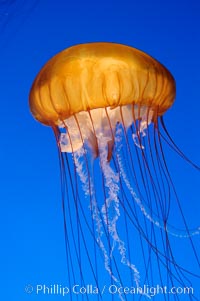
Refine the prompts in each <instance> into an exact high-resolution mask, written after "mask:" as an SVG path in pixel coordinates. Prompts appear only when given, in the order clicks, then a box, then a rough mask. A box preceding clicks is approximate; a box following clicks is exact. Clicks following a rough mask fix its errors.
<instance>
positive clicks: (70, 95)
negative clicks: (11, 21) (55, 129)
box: [30, 43, 175, 126]
mask: <svg viewBox="0 0 200 301" xmlns="http://www.w3.org/2000/svg"><path fill="white" fill-rule="evenodd" d="M174 98H175V81H174V79H173V76H172V75H171V74H170V72H169V71H168V70H167V69H166V68H165V67H164V66H163V65H162V64H160V63H159V62H158V61H156V60H155V59H153V58H152V57H150V56H149V55H147V54H146V53H144V52H142V51H140V50H138V49H135V48H132V47H129V46H125V45H121V44H115V43H90V44H81V45H76V46H73V47H70V48H68V49H66V50H64V51H62V52H60V53H58V54H57V55H55V56H54V57H53V58H52V59H50V60H49V61H48V62H47V64H46V65H45V66H44V67H43V68H42V70H41V71H40V72H39V74H38V76H37V77H36V79H35V81H34V83H33V86H32V89H31V92H30V109H31V112H32V114H33V116H34V117H35V118H36V119H37V120H38V121H40V122H41V123H43V124H46V125H50V126H53V125H58V124H59V123H60V121H63V120H65V119H66V118H68V117H70V116H72V115H74V114H75V113H79V112H83V111H91V110H93V109H97V108H106V107H111V108H112V109H113V108H116V107H118V106H124V105H128V104H130V105H139V106H141V105H142V106H147V107H149V108H152V109H153V108H154V110H155V111H156V114H157V115H162V114H163V113H164V112H165V111H166V110H167V109H168V108H169V107H171V105H172V104H173V102H174Z"/></svg>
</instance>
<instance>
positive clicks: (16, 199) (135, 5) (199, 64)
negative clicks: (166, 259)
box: [0, 0, 200, 301]
mask: <svg viewBox="0 0 200 301" xmlns="http://www.w3.org/2000/svg"><path fill="white" fill-rule="evenodd" d="M0 18H1V22H0V25H1V27H0V47H1V48H0V86H1V88H0V104H1V106H0V116H1V126H0V133H1V134H0V144H1V148H0V150H1V156H0V161H1V163H0V179H1V182H0V186H1V189H0V207H1V210H0V225H1V226H0V233H1V234H0V239H1V247H0V299H1V300H4V301H14V300H17V301H26V300H36V299H37V300H38V301H39V300H45V299H44V296H41V297H40V296H35V295H34V294H33V295H27V294H26V293H25V292H24V287H25V285H26V284H29V283H30V284H33V285H35V284H38V283H62V281H65V279H66V277H65V276H66V269H65V267H66V265H65V249H64V248H65V246H64V238H63V224H62V210H61V202H60V182H59V166H58V157H57V149H56V143H55V141H54V137H53V134H52V131H51V129H50V128H48V127H44V126H42V125H41V124H39V123H37V122H36V121H35V120H34V119H33V118H32V116H31V115H30V112H29V107H28V94H29V90H30V87H31V84H32V81H33V79H34V77H35V76H36V74H37V72H38V71H39V70H40V68H41V67H42V66H43V64H45V62H46V61H47V60H48V59H49V58H50V57H52V56H53V55H54V54H56V53H57V52H59V51H60V50H62V49H64V48H66V47H69V46H71V45H73V44H78V43H85V42H94V41H110V42H118V43H124V44H128V45H131V46H133V47H136V48H139V49H141V50H144V51H145V52H147V53H149V54H151V55H152V56H153V57H155V58H157V59H158V60H159V61H161V62H162V63H163V64H164V65H166V66H167V67H168V69H169V70H170V71H171V72H172V74H173V75H174V77H175V79H176V83H177V97H176V102H175V104H174V106H173V108H172V109H171V110H169V112H167V114H166V116H165V121H166V124H167V126H168V129H169V131H170V133H171V135H172V136H173V138H174V140H175V141H176V142H177V144H178V145H179V146H180V147H181V149H182V150H183V151H184V152H185V153H186V154H187V155H188V156H189V157H190V158H192V160H193V161H194V162H198V163H199V162H200V160H199V151H200V142H199V130H200V126H199V112H200V89H199V87H200V72H199V70H200V58H199V54H200V2H199V1H197V0H196V1H195V0H183V1H174V0H169V1H167V2H162V1H154V0H152V1H148V0H143V1H136V0H123V1H114V0H113V1H106V0H102V1H80V0H78V1H73V3H71V1H64V0H56V1H49V0H40V1H33V0H32V1H31V0H29V1H22V0H18V1H6V3H5V1H0ZM171 163H172V164H171V167H170V169H171V171H172V174H173V178H174V181H175V184H176V187H177V190H178V193H179V195H180V199H181V202H182V207H183V210H184V211H185V212H186V213H187V214H186V217H187V219H188V223H189V224H190V225H191V227H196V226H198V225H200V221H199V212H200V202H199V186H200V183H199V181H198V178H197V176H198V174H197V173H196V172H194V171H193V169H192V168H191V167H188V166H187V164H186V163H184V164H183V165H182V164H180V165H176V161H174V162H171ZM180 253H183V250H180ZM185 257H186V260H187V262H188V261H189V260H190V255H189V254H185ZM198 294H199V293H198ZM59 298H60V299H62V298H61V297H57V298H56V297H55V296H54V297H53V299H52V300H57V299H59ZM50 300H51V298H50Z"/></svg>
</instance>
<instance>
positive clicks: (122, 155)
mask: <svg viewBox="0 0 200 301" xmlns="http://www.w3.org/2000/svg"><path fill="white" fill-rule="evenodd" d="M175 94H176V85H175V80H174V78H173V76H172V75H171V73H170V72H169V71H168V70H167V69H166V68H165V67H164V66H163V65H162V64H161V63H159V62H158V61H157V60H155V59H154V58H152V57H151V56H149V55H148V54H146V53H144V52H142V51H140V50H138V49H135V48H132V47H130V46H126V45H122V44H115V43H101V42H99V43H88V44H81V45H75V46H72V47H70V48H68V49H66V50H64V51H62V52H60V53H58V54H57V55H55V56H54V57H53V58H52V59H50V60H49V61H48V62H47V63H46V64H45V65H44V67H43V68H42V69H41V71H40V72H39V74H38V75H37V77H36V79H35V81H34V83H33V85H32V88H31V91H30V97H29V104H30V110H31V113H32V115H33V116H34V118H35V119H36V120H37V121H39V122H41V123H42V124H44V125H46V126H50V127H51V128H52V129H53V132H54V136H55V139H56V144H57V147H58V154H59V164H60V171H61V187H62V208H63V223H64V235H65V246H66V261H67V269H66V275H67V282H68V285H69V286H70V288H71V290H70V294H71V296H70V298H71V300H79V299H82V300H141V299H142V300H143V299H152V298H154V299H156V300H169V299H170V300H172V299H173V300H183V298H184V297H183V295H180V288H182V289H184V288H188V291H187V295H184V296H186V298H187V300H198V298H197V297H196V295H195V294H194V292H193V290H192V279H193V278H195V279H197V280H199V274H198V272H196V271H199V263H200V262H199V257H198V251H197V248H196V246H195V237H196V236H198V235H199V232H200V230H199V227H196V228H195V229H193V230H190V228H189V226H188V225H187V221H186V219H185V216H184V213H183V211H182V208H181V201H180V200H179V197H178V194H177V192H176V187H175V185H174V183H173V179H172V176H171V174H170V171H169V168H168V163H167V160H166V155H165V151H166V148H167V147H169V148H170V149H172V150H173V151H174V152H175V153H176V154H178V156H180V157H182V158H184V159H185V160H186V161H188V162H190V163H191V164H193V163H192V162H191V161H190V160H189V159H188V158H186V156H185V155H184V154H183V152H182V151H181V150H180V149H179V148H178V147H177V145H176V144H175V143H174V141H173V140H172V138H171V137H170V135H169V133H168V131H167V128H166V126H165V123H164V119H163V115H164V114H165V112H166V111H167V110H168V109H169V108H170V107H171V106H172V105H173V103H174V100H175ZM193 166H194V168H197V169H198V167H197V166H196V165H194V164H193ZM174 214H175V215H176V219H177V220H178V221H181V225H182V228H181V229H178V228H177V227H175V226H173V224H171V216H172V215H174ZM180 241H181V242H180ZM182 241H184V243H183V245H185V244H186V245H187V250H189V251H188V252H190V254H191V258H193V261H194V265H195V266H196V269H195V272H193V271H190V270H188V269H187V267H185V266H184V265H182V264H180V263H179V260H178V259H179V258H178V257H179V254H177V252H176V251H174V249H175V247H174V245H175V246H176V245H177V244H179V243H180V244H182ZM177 287H178V288H179V291H177V290H176V288H177ZM172 289H173V291H172Z"/></svg>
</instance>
